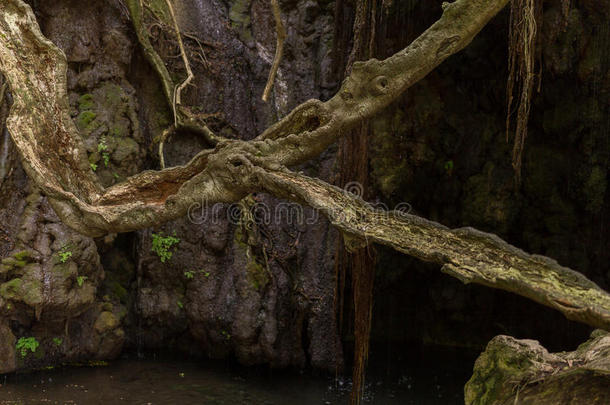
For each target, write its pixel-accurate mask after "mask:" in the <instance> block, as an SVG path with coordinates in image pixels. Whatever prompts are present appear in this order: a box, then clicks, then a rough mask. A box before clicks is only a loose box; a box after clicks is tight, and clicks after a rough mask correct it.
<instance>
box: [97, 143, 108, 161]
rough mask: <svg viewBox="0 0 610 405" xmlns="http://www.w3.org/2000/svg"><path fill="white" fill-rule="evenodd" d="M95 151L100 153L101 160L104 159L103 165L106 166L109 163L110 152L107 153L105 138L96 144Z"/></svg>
mask: <svg viewBox="0 0 610 405" xmlns="http://www.w3.org/2000/svg"><path fill="white" fill-rule="evenodd" d="M97 151H98V152H99V153H101V154H102V160H103V161H104V166H106V167H108V164H109V163H110V154H109V153H108V145H106V139H105V138H102V139H100V142H99V143H98V144H97Z"/></svg>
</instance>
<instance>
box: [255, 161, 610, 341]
mask: <svg viewBox="0 0 610 405" xmlns="http://www.w3.org/2000/svg"><path fill="white" fill-rule="evenodd" d="M258 173H259V178H260V179H261V181H262V185H263V187H264V188H265V189H266V190H267V191H269V192H271V193H273V194H275V195H276V196H279V197H283V198H287V199H290V200H293V201H297V202H300V203H304V204H307V205H309V206H311V207H313V208H315V209H318V210H320V211H321V212H322V213H324V215H325V216H327V217H328V218H329V219H330V221H331V222H332V224H333V225H334V226H335V227H337V228H338V229H340V230H341V231H342V232H343V234H344V235H346V236H347V242H348V243H347V245H349V244H352V245H359V244H367V243H373V242H376V243H380V244H383V245H387V246H390V247H392V248H394V249H396V250H398V251H400V252H403V253H405V254H408V255H410V256H414V257H417V258H419V259H422V260H425V261H428V262H434V263H438V264H441V265H442V269H441V270H442V271H443V272H444V273H447V274H449V275H452V276H454V277H457V278H458V279H460V280H461V281H463V282H464V283H477V284H482V285H485V286H488V287H494V288H499V289H501V290H506V291H510V292H513V293H515V294H519V295H522V296H524V297H527V298H530V299H532V300H534V301H536V302H538V303H540V304H543V305H546V306H548V307H551V308H554V309H556V310H558V311H561V312H562V313H563V314H564V315H565V316H566V317H567V318H568V319H572V320H575V321H580V322H583V323H586V324H589V325H592V326H594V327H598V328H602V329H606V330H610V294H608V293H607V292H605V291H604V290H602V289H601V288H599V287H598V286H597V285H596V284H595V283H593V282H592V281H590V280H589V279H587V278H586V277H584V276H583V275H582V274H581V273H578V272H576V271H573V270H571V269H569V268H567V267H562V266H560V265H559V264H558V263H557V262H556V261H555V260H552V259H549V258H548V257H545V256H538V255H530V254H528V253H525V252H524V251H522V250H520V249H518V248H516V247H514V246H512V245H509V244H508V243H506V242H505V241H503V240H502V239H500V238H499V237H497V236H496V235H493V234H489V233H485V232H481V231H478V230H476V229H473V228H459V229H449V228H447V227H445V226H443V225H441V224H439V223H437V222H433V221H428V220H426V219H423V218H420V217H417V216H414V215H409V214H404V213H400V212H384V211H379V210H375V209H373V208H372V207H371V206H370V205H369V204H367V203H366V202H365V201H363V200H361V199H359V198H357V197H356V196H354V195H352V194H350V193H347V192H345V191H344V190H341V189H339V188H337V187H335V186H332V185H330V184H328V183H325V182H323V181H321V180H318V179H313V178H309V177H306V176H303V175H299V174H296V173H292V172H288V171H275V172H270V171H259V172H258Z"/></svg>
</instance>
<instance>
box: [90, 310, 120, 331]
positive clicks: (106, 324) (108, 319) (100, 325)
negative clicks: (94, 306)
mask: <svg viewBox="0 0 610 405" xmlns="http://www.w3.org/2000/svg"><path fill="white" fill-rule="evenodd" d="M118 326H119V320H118V319H117V317H116V316H114V314H113V313H112V312H109V311H104V312H102V313H101V314H100V315H99V316H98V317H97V319H96V320H95V324H94V326H93V327H94V328H95V331H96V332H97V333H99V334H104V333H106V332H109V331H111V330H113V329H116V328H117V327H118Z"/></svg>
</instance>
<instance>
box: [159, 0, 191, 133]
mask: <svg viewBox="0 0 610 405" xmlns="http://www.w3.org/2000/svg"><path fill="white" fill-rule="evenodd" d="M165 2H166V3H167V8H168V9H169V13H170V15H171V16H172V22H173V23H174V30H175V31H176V37H177V38H178V46H179V47H180V55H181V56H182V62H184V68H185V69H186V74H187V76H186V79H184V81H183V82H182V84H180V85H179V86H176V87H175V89H174V96H173V100H172V101H173V109H174V125H176V126H178V121H177V119H176V118H175V117H176V105H180V104H181V99H180V96H181V94H182V90H183V89H184V88H185V87H186V86H188V84H189V83H190V82H191V80H193V77H194V75H193V71H192V70H191V65H190V64H189V60H188V57H187V56H186V51H185V50H184V44H183V43H182V35H180V28H178V22H177V21H176V15H175V14H174V7H172V2H171V0H165Z"/></svg>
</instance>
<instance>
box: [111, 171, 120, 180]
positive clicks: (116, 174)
mask: <svg viewBox="0 0 610 405" xmlns="http://www.w3.org/2000/svg"><path fill="white" fill-rule="evenodd" d="M112 175H113V176H114V178H115V179H116V180H118V179H119V174H118V173H117V172H114V173H112Z"/></svg>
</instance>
